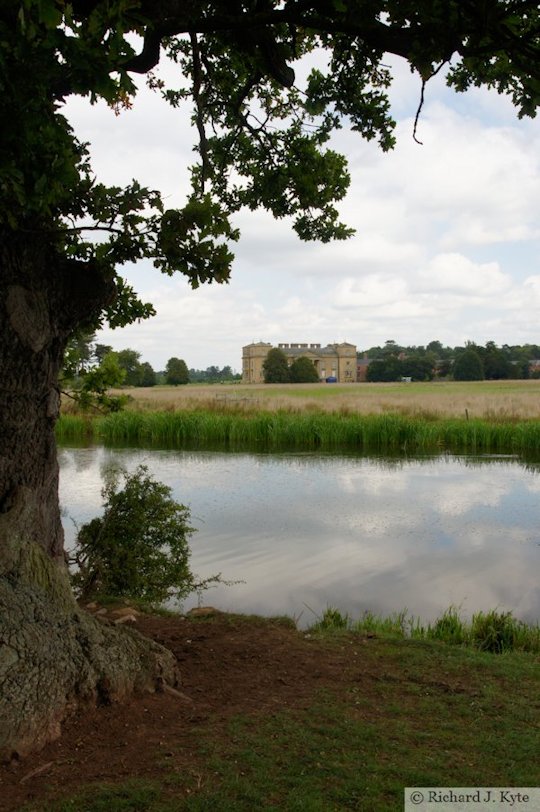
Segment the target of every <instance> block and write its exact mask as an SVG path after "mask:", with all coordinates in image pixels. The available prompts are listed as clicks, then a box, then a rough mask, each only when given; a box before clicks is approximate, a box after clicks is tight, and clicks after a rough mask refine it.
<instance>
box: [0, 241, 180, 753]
mask: <svg viewBox="0 0 540 812" xmlns="http://www.w3.org/2000/svg"><path fill="white" fill-rule="evenodd" d="M113 290H114V288H113V286H112V283H109V284H107V282H106V280H104V279H103V277H102V275H100V274H99V273H98V272H97V271H96V269H95V268H94V269H93V268H92V267H91V266H89V265H87V264H83V263H76V262H66V260H65V259H63V258H62V257H59V256H58V255H55V254H54V253H53V252H52V251H51V250H50V249H49V248H47V247H46V246H45V247H43V245H42V244H40V241H39V240H37V239H35V238H33V239H32V238H27V239H26V240H25V241H24V242H23V241H17V242H15V241H13V240H10V239H6V238H5V235H1V234H0V757H4V758H5V757H10V756H12V755H13V754H14V753H18V754H23V753H25V752H28V751H30V750H32V749H36V748H38V747H39V746H41V745H43V744H44V743H45V742H47V741H48V740H50V739H52V738H54V737H55V736H57V735H58V734H59V732H60V725H61V722H62V720H63V719H64V718H65V717H66V716H67V714H68V713H69V712H70V711H72V710H73V709H74V707H76V706H77V704H78V703H80V702H81V701H91V702H96V701H97V702H110V701H114V700H121V699H122V698H123V697H125V696H126V695H127V694H128V693H130V692H132V691H134V690H149V689H150V690H152V689H154V688H156V687H157V686H159V684H160V683H164V682H168V683H171V684H174V683H175V681H176V672H175V666H174V660H173V657H172V655H171V654H170V653H169V652H168V651H166V650H165V649H163V648H161V647H160V646H157V645H155V644H153V643H151V642H150V641H148V640H146V639H144V638H143V637H141V636H139V635H138V634H136V633H135V632H130V631H129V630H125V629H121V630H120V629H116V628H112V627H109V626H104V625H102V624H100V623H99V622H98V621H96V620H94V619H93V618H92V617H90V616H89V615H88V614H86V613H85V612H82V611H81V610H80V609H79V608H78V606H77V604H76V602H75V599H74V597H73V595H72V592H71V589H70V585H69V579H68V573H67V567H66V562H65V556H64V550H63V531H62V525H61V521H60V510H59V503H58V464H57V459H56V445H55V438H54V425H55V421H56V418H57V415H58V410H59V393H58V384H57V378H58V372H59V369H60V365H61V362H62V354H63V349H64V346H65V341H66V338H67V336H68V335H69V333H70V331H71V330H72V329H73V327H74V326H75V325H76V324H78V323H81V322H83V321H84V320H85V319H88V318H89V317H90V316H91V315H92V314H94V313H96V312H97V311H98V310H99V309H100V308H101V307H102V306H103V304H104V303H106V302H107V301H108V300H110V298H111V296H112V295H113Z"/></svg>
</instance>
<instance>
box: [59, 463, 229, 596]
mask: <svg viewBox="0 0 540 812" xmlns="http://www.w3.org/2000/svg"><path fill="white" fill-rule="evenodd" d="M121 476H122V478H123V480H124V487H123V488H122V489H121V490H120V489H119V488H118V478H117V479H116V481H115V480H114V479H111V480H110V481H109V482H108V483H107V484H106V485H105V487H104V489H103V491H102V495H103V499H104V513H103V516H101V517H99V518H96V519H92V520H91V521H90V522H88V523H87V524H85V525H83V526H82V527H81V528H80V529H79V532H78V535H77V547H76V552H75V557H74V562H75V563H76V565H77V572H76V573H75V575H74V576H73V580H74V584H75V588H76V590H77V591H78V593H79V595H80V597H82V598H85V599H87V598H89V597H92V596H96V595H99V594H104V595H109V596H117V597H129V598H139V599H142V600H143V601H146V602H148V603H150V604H158V603H162V602H163V601H165V600H167V599H168V598H170V597H175V598H178V599H180V600H181V599H183V598H185V597H186V596H187V595H189V594H190V593H191V592H193V591H196V590H199V589H201V588H205V586H206V585H208V583H209V582H210V581H214V582H215V581H217V580H219V576H216V577H215V578H213V579H208V580H207V581H205V582H203V583H197V582H196V580H195V577H194V576H193V573H192V572H191V570H190V567H189V557H190V549H189V544H188V540H189V538H190V536H191V535H192V534H193V532H194V529H193V528H192V527H191V526H190V524H189V520H190V512H189V509H188V508H187V507H185V506H184V505H181V504H179V503H178V502H175V500H174V499H173V498H172V497H171V489H170V488H169V487H167V485H164V484H163V483H161V482H156V481H155V480H153V479H152V477H151V476H150V475H149V474H148V469H147V468H146V467H145V466H144V465H141V466H139V468H137V470H136V471H135V472H134V473H133V474H127V473H126V472H123V473H122V474H121Z"/></svg>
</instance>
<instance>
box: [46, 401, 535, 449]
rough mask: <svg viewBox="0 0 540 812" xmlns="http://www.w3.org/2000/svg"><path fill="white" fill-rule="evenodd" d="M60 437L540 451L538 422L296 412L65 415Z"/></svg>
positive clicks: (177, 444)
mask: <svg viewBox="0 0 540 812" xmlns="http://www.w3.org/2000/svg"><path fill="white" fill-rule="evenodd" d="M58 437H59V439H61V440H62V441H64V442H67V441H70V440H75V441H80V440H82V439H84V438H85V437H87V438H89V439H92V440H93V441H95V442H103V443H111V444H115V443H123V444H133V445H140V446H156V445H162V446H170V447H176V448H181V447H190V448H194V447H195V448H204V447H211V448H214V447H221V448H230V449H242V448H256V449H260V450H268V451H273V450H279V449H306V450H316V449H321V450H329V451H332V450H340V449H343V450H347V449H348V450H353V449H354V450H360V451H381V452H392V453H398V452H423V451H426V452H427V451H430V452H432V451H440V452H443V451H449V452H454V453H476V454H478V453H517V454H522V455H534V454H538V453H539V452H540V421H537V420H522V421H519V422H506V421H502V422H497V421H488V420H481V419H474V420H466V419H462V418H441V419H438V420H434V419H433V418H432V417H425V416H422V417H418V416H417V417H415V416H410V415H409V416H407V415H399V414H370V415H363V414H355V413H352V414H339V413H336V412H311V411H310V412H291V411H275V412H271V411H250V412H238V411H229V412H228V411H226V410H225V411H221V412H216V411H203V410H181V411H176V412H171V411H167V412H135V411H124V412H117V413H114V414H110V415H107V416H106V417H97V418H91V419H90V418H85V417H78V416H76V415H63V416H62V417H61V418H60V420H59V422H58Z"/></svg>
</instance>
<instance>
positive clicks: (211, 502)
mask: <svg viewBox="0 0 540 812" xmlns="http://www.w3.org/2000/svg"><path fill="white" fill-rule="evenodd" d="M59 458H60V467H61V488H60V494H61V501H62V504H63V507H64V508H65V511H66V513H67V514H68V516H66V517H65V528H66V538H67V542H68V545H69V544H72V543H73V539H74V536H75V529H74V526H73V524H72V523H71V521H70V519H69V517H72V518H73V519H74V520H76V521H77V522H78V523H82V522H85V521H87V520H88V519H90V518H92V517H93V516H95V515H97V514H98V513H99V512H100V510H101V494H100V490H101V487H102V482H103V477H104V475H105V474H106V472H107V471H108V470H109V469H110V468H111V466H112V467H114V466H118V465H121V466H123V467H125V468H126V469H128V470H130V471H131V470H133V469H134V468H136V467H137V465H140V464H141V463H144V464H145V465H147V466H148V468H149V469H150V471H151V472H152V474H153V475H154V476H155V477H156V478H158V479H160V480H161V481H163V482H165V483H166V484H167V485H169V486H170V487H172V489H173V492H174V495H175V498H176V499H178V500H179V501H181V502H183V503H185V504H187V505H189V506H190V508H191V512H192V523H193V524H194V526H196V527H197V528H198V533H197V534H196V535H195V536H194V537H193V539H192V549H193V554H192V565H193V569H194V570H195V572H197V573H198V574H199V575H200V576H201V577H207V576H209V575H212V574H213V573H216V572H222V573H223V577H224V578H227V579H231V580H236V579H243V580H244V581H245V582H246V583H245V584H239V585H236V586H234V587H230V588H223V587H218V588H217V589H215V590H213V591H212V592H210V593H208V594H207V596H206V597H205V601H206V602H208V603H212V604H213V605H215V606H219V607H220V608H222V609H225V610H229V611H242V612H258V613H261V614H276V613H283V612H286V613H288V614H291V615H294V616H296V617H298V616H299V615H302V622H306V623H308V622H310V621H311V620H312V618H313V615H312V611H314V612H316V613H320V612H322V611H323V610H324V608H325V607H326V606H327V605H328V604H332V605H335V606H338V607H339V608H340V609H342V610H343V611H348V612H349V613H350V614H351V615H353V616H356V617H358V616H360V615H361V613H362V612H363V611H365V610H367V609H369V610H371V611H375V612H383V613H388V612H392V611H400V610H402V609H404V608H407V609H408V610H409V611H410V612H411V613H413V614H416V615H420V616H421V617H422V618H425V619H430V618H434V617H435V616H437V615H438V614H439V613H440V612H441V611H442V610H444V609H446V608H447V607H448V606H449V605H450V604H454V605H460V606H462V608H463V612H464V614H468V615H470V614H471V613H472V612H474V611H476V610H478V609H491V608H495V607H498V608H500V609H504V610H512V611H514V613H515V614H516V615H517V616H518V617H522V618H524V619H528V620H536V619H538V617H539V616H540V588H539V587H538V585H537V583H538V578H537V574H536V573H537V568H538V563H539V559H540V504H539V501H538V492H539V490H540V477H539V475H538V474H539V471H540V466H538V465H534V464H528V465H527V466H524V465H523V464H520V463H519V462H518V461H517V460H514V459H511V458H486V457H483V458H460V457H452V456H448V455H445V456H441V457H427V458H424V459H415V460H405V459H382V458H366V457H352V456H351V457H342V456H340V457H337V456H331V455H328V456H324V455H319V454H311V453H307V454H281V455H275V454H274V455H256V454H231V453H219V452H182V451H169V450H167V451H155V450H152V451H148V450H132V449H105V448H99V447H92V448H77V449H67V448H64V449H61V450H60V451H59ZM192 603H193V602H192ZM192 603H190V602H189V601H188V602H186V604H185V606H186V607H188V608H189V606H190V605H192ZM307 607H310V608H309V609H308V608H307Z"/></svg>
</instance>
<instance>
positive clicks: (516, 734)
mask: <svg viewBox="0 0 540 812" xmlns="http://www.w3.org/2000/svg"><path fill="white" fill-rule="evenodd" d="M159 622H160V623H167V622H168V623H169V624H170V621H165V620H163V619H161V621H159ZM155 623H158V621H157V620H155ZM216 623H217V624H218V625H217V626H216ZM220 623H221V624H223V628H222V629H221V630H220V628H219V624H220ZM155 628H159V627H158V626H156V627H155ZM171 628H172V627H171ZM186 633H189V635H190V642H191V644H192V645H193V644H194V643H195V641H196V640H199V644H198V648H197V649H196V651H195V652H194V657H192V658H191V660H189V659H186V660H185V661H184V663H183V666H182V667H183V669H184V671H186V669H187V671H188V673H187V674H186V687H185V688H184V690H186V691H187V692H188V693H191V694H192V695H196V694H193V693H192V692H193V691H195V690H196V689H195V688H194V686H199V687H201V686H202V688H203V691H204V692H205V697H210V695H209V694H208V693H206V692H209V691H211V686H212V685H214V692H213V696H211V697H210V698H209V701H210V702H211V703H212V702H213V709H212V710H211V711H210V712H208V711H207V710H206V711H204V712H201V710H200V708H197V707H196V706H195V707H194V708H190V709H188V711H186V713H187V715H186V719H185V722H183V723H182V725H181V726H177V727H176V728H174V730H173V729H172V728H171V725H172V723H173V718H172V712H173V710H174V706H171V707H170V712H169V713H164V712H163V707H161V709H160V711H159V713H160V714H161V717H160V718H161V721H159V718H158V720H157V722H156V724H157V725H158V726H159V730H158V732H157V734H156V735H155V736H154V737H153V731H154V728H153V727H152V719H150V718H149V717H148V715H147V716H146V717H143V718H144V719H146V720H147V722H146V724H147V726H148V727H147V729H145V730H143V731H142V733H141V735H142V736H143V737H144V741H142V740H140V739H139V741H140V743H139V747H146V751H145V752H146V756H145V759H144V760H143V761H141V757H140V753H139V754H138V755H137V756H136V755H134V756H133V765H132V767H131V770H130V764H131V761H130V751H129V743H128V750H127V752H126V753H125V755H124V757H123V759H122V761H121V762H118V756H117V755H116V750H117V746H118V745H117V740H116V739H113V740H112V743H111V744H110V745H109V748H110V749H109V752H108V753H107V752H105V753H100V752H99V751H98V746H97V745H99V742H100V736H101V735H103V736H104V735H106V730H107V727H106V726H107V724H110V723H111V722H110V718H109V717H107V718H106V719H105V721H104V722H103V723H102V725H101V728H99V727H94V729H93V730H92V731H91V737H92V736H93V737H94V741H93V743H92V744H93V747H92V748H91V753H93V758H94V759H101V760H103V761H106V760H107V759H109V761H110V762H111V765H113V766H112V770H113V772H114V770H115V769H119V768H116V767H114V764H116V763H120V764H122V765H123V766H124V769H123V770H119V771H120V772H121V776H122V777H121V778H118V779H117V780H111V779H109V780H108V781H107V782H106V783H99V782H97V783H96V782H95V781H93V782H90V783H88V784H87V785H86V786H85V783H86V782H85V765H86V767H87V768H88V765H89V764H90V762H91V759H90V760H89V758H88V755H85V752H86V751H85V750H84V748H86V750H88V749H89V746H88V743H87V742H85V741H84V736H83V735H82V731H81V730H78V732H77V736H78V739H77V738H76V739H75V741H77V742H78V744H77V748H78V750H77V752H76V753H73V759H74V761H75V762H77V760H78V762H79V764H77V763H74V764H73V766H72V767H71V768H69V767H65V768H64V770H65V771H66V770H67V771H68V772H67V773H66V776H65V777H64V779H63V780H64V781H65V782H67V783H69V775H70V774H69V769H71V771H72V772H74V771H77V772H78V774H79V784H78V786H79V789H77V790H74V789H71V790H70V791H67V790H66V788H65V787H64V788H62V787H60V788H58V787H57V790H56V796H57V799H56V800H46V795H45V796H44V795H41V796H40V795H39V792H38V794H37V795H36V794H34V798H33V800H31V801H30V802H28V803H26V804H25V805H22V804H21V806H20V807H18V809H24V810H28V812H30V810H31V811H32V812H37V810H39V812H127V811H128V810H129V811H131V810H133V811H135V810H149V812H174V810H187V812H195V810H197V812H202V811H203V810H204V811H205V812H206V811H207V810H212V812H213V811H214V810H216V812H235V811H236V810H238V812H240V811H242V812H244V811H245V812H252V810H256V809H265V810H275V811H276V812H280V811H281V810H286V811H290V812H296V810H303V811H305V812H330V811H331V810H366V812H367V811H368V810H369V812H379V811H380V812H384V811H386V810H396V811H397V810H402V809H403V790H404V788H405V787H408V786H450V787H451V786H531V787H534V786H538V785H539V783H540V762H539V760H538V723H539V713H538V711H539V696H540V690H539V689H540V684H539V683H540V680H539V669H538V658H537V657H535V656H534V655H531V654H517V653H514V654H507V655H494V654H487V653H483V652H478V651H474V650H470V649H464V648H461V647H459V646H451V645H448V644H444V643H439V642H433V641H417V640H396V639H387V638H385V637H382V636H381V637H379V636H375V637H367V636H365V635H361V634H352V633H351V632H350V631H343V632H339V631H337V632H336V631H334V632H332V633H331V634H329V633H316V632H312V633H311V634H308V635H306V634H305V633H300V632H297V631H296V630H294V629H287V628H280V629H277V628H271V625H270V624H269V623H268V622H265V621H262V620H260V619H259V620H254V621H250V620H249V619H242V618H236V619H229V620H225V619H224V618H222V619H221V620H220V619H218V620H216V621H215V622H213V621H212V620H209V621H204V622H203V621H200V622H199V624H198V626H197V625H196V624H192V625H191V626H190V627H189V632H186ZM170 635H171V638H170V639H171V640H174V639H176V638H174V636H173V633H172V631H171V632H170ZM205 635H206V637H205ZM253 635H255V637H253V639H252V636H253ZM205 646H206V648H205ZM233 648H234V651H233ZM205 651H206V654H207V655H208V657H209V658H210V657H213V658H214V660H216V659H217V663H216V669H217V670H215V671H214V670H213V666H212V662H213V661H212V660H211V659H208V661H206V660H205ZM194 660H195V661H194ZM269 663H274V665H273V666H272V665H271V664H270V665H269ZM229 668H231V669H232V670H231V671H230V672H229V671H228V670H227V669H229ZM190 669H193V670H194V674H193V679H194V682H193V684H192V683H191V676H190ZM209 672H210V674H209ZM220 672H224V678H225V680H227V685H225V686H224V685H221V683H218V682H216V674H217V673H220ZM245 672H247V673H248V676H247V678H246V673H245ZM208 674H209V676H210V682H208V681H207V676H208ZM234 674H236V679H235V678H234ZM227 675H229V676H227ZM222 692H224V693H222ZM223 697H226V700H224V699H223ZM176 712H177V711H176ZM111 713H112V711H110V712H109V716H110V714H111ZM132 713H133V711H132ZM126 718H127V717H126ZM126 726H127V723H126ZM104 731H105V732H104ZM91 737H90V738H91ZM96 740H97V741H96ZM105 749H106V748H105ZM68 752H71V751H70V750H68ZM52 758H53V756H51V754H50V753H48V754H45V755H44V756H43V760H49V759H52ZM115 759H116V761H115ZM52 763H54V762H52ZM51 769H52V768H51ZM109 775H110V771H109ZM59 780H60V779H59ZM43 786H44V787H46V786H47V784H46V780H45V779H44V783H43ZM34 792H35V790H34ZM58 794H59V795H60V798H58Z"/></svg>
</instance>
